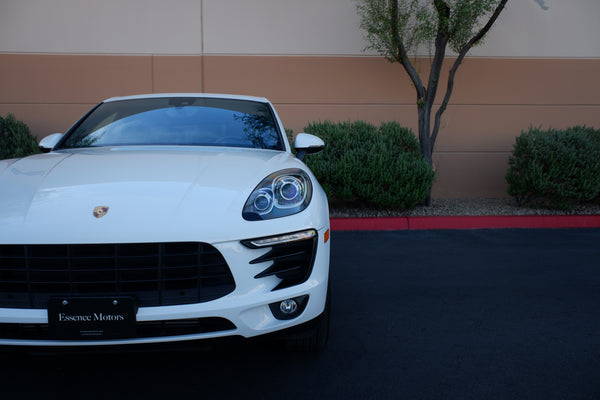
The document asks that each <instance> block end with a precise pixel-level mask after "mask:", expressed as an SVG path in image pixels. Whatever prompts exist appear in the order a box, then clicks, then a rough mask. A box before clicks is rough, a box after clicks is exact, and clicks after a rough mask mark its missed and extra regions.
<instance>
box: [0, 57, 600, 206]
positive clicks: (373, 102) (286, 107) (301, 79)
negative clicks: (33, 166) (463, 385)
mask: <svg viewBox="0 0 600 400" xmlns="http://www.w3.org/2000/svg"><path fill="white" fill-rule="evenodd" d="M427 66H428V61H427V60H421V61H420V64H419V68H420V70H421V71H425V70H426V69H427ZM446 68H447V66H446ZM597 71H600V60H581V59H572V60H563V59H561V60H541V59H535V60H532V59H468V60H466V62H465V63H464V65H463V66H462V67H461V69H460V71H459V74H458V75H457V81H456V90H455V93H454V96H453V98H452V101H451V105H450V107H449V108H448V110H447V112H446V114H445V115H444V118H443V124H442V130H441V132H440V136H439V140H438V143H437V146H436V151H437V155H436V158H435V159H436V165H437V167H438V178H437V181H436V184H435V188H434V194H436V195H438V196H444V197H461V196H466V195H468V196H472V195H480V196H498V195H502V194H503V193H505V191H504V190H505V183H504V179H503V177H504V174H505V170H506V160H507V158H508V154H509V153H510V151H511V148H512V144H513V143H514V138H515V136H516V135H518V134H519V132H521V130H523V129H526V128H528V127H529V126H531V125H533V126H544V127H549V126H552V127H556V128H562V127H566V126H572V125H588V126H595V127H599V128H600V95H599V93H600V79H598V77H597ZM444 76H445V75H444ZM443 83H444V79H442V86H441V88H442V89H443ZM0 87H1V88H2V90H0V115H6V114H7V113H9V112H10V113H13V114H15V115H16V116H17V118H19V119H23V120H24V121H25V122H26V123H27V124H28V125H29V126H30V127H31V129H32V132H33V133H34V134H35V135H36V136H38V137H42V136H45V135H47V134H49V133H53V132H57V131H64V130H66V129H68V127H69V126H71V124H72V123H74V122H75V121H76V120H77V118H79V116H81V115H82V114H83V113H84V112H85V111H86V110H88V109H89V108H90V107H92V106H93V105H94V104H96V103H98V102H99V101H101V100H103V99H105V98H108V97H113V96H120V95H127V94H138V93H147V92H199V91H206V92H224V93H241V94H249V95H258V96H265V97H267V98H269V99H270V100H271V101H273V103H275V105H276V107H277V109H278V110H279V112H280V115H281V117H282V120H283V122H284V124H285V126H286V127H287V128H290V129H293V130H294V131H295V132H299V131H301V130H302V129H303V128H304V127H305V126H306V125H307V124H308V123H309V122H311V121H316V120H333V121H339V120H341V121H345V120H356V119H361V120H367V121H371V122H374V123H379V122H381V121H389V120H398V121H400V122H401V123H402V124H403V125H406V126H408V127H411V128H412V129H415V128H416V118H417V116H416V105H415V92H414V89H413V87H412V86H411V84H410V83H409V80H408V78H407V77H406V75H405V74H404V72H403V71H402V69H401V67H400V66H399V65H397V64H391V63H388V62H387V61H385V60H383V59H382V58H379V57H287V56H264V57H259V56H204V57H202V56H152V55H148V56H122V55H34V54H0Z"/></svg>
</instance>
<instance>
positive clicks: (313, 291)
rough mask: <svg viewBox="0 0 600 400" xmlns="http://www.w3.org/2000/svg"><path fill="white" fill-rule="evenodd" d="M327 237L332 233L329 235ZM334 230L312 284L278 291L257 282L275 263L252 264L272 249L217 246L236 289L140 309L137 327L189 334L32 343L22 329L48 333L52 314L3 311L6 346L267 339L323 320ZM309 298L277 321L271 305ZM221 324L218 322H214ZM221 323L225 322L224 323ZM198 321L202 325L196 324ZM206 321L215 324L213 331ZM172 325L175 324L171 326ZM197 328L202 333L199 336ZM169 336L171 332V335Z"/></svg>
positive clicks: (320, 246)
mask: <svg viewBox="0 0 600 400" xmlns="http://www.w3.org/2000/svg"><path fill="white" fill-rule="evenodd" d="M326 232H327V234H326ZM327 235H328V227H326V228H323V229H321V230H319V231H318V235H317V245H316V250H315V258H314V264H313V267H312V271H311V273H310V276H309V277H308V279H306V280H305V281H304V282H302V283H300V284H297V285H293V286H289V287H283V288H281V289H277V290H273V289H275V288H276V287H277V286H278V285H279V284H280V283H281V281H282V280H281V279H280V278H279V277H277V276H276V275H268V276H262V277H260V278H257V275H260V273H261V272H263V271H264V270H265V269H266V268H267V267H268V266H269V263H270V262H271V261H267V262H259V263H254V264H252V263H251V261H252V260H256V259H257V258H259V257H260V256H262V255H264V254H266V253H267V252H268V251H269V249H268V248H260V249H251V248H248V247H247V246H244V245H243V244H242V243H241V242H239V241H229V242H220V243H212V245H213V246H214V247H215V248H217V249H218V250H219V252H220V253H221V254H222V255H223V257H224V258H225V260H226V261H227V264H228V265H229V267H230V270H231V273H232V274H233V277H234V280H235V284H236V287H235V290H234V291H233V292H231V293H229V294H228V295H226V296H224V297H221V298H219V299H216V300H212V301H208V302H204V303H195V304H185V305H170V306H156V307H140V308H139V309H138V310H137V313H136V323H137V324H139V326H140V327H146V328H147V327H148V326H152V325H153V324H154V325H156V324H162V325H172V326H177V325H178V322H185V323H186V329H185V333H181V332H183V331H180V332H179V333H173V334H171V333H169V332H173V331H169V330H168V329H167V330H162V332H163V333H161V334H160V335H152V334H150V335H149V336H148V335H146V336H144V337H133V338H126V339H107V340H50V339H46V338H43V333H42V336H41V337H36V338H35V339H27V338H23V337H19V335H18V334H14V335H13V334H12V332H19V331H20V330H22V329H34V330H35V329H37V330H38V331H41V332H44V330H47V325H48V311H47V310H46V309H22V308H0V345H11V346H107V345H128V344H148V343H165V342H177V341H188V340H198V339H208V338H220V337H226V336H242V337H245V338H250V337H255V336H259V335H264V334H268V333H272V332H276V331H280V330H284V329H288V328H291V327H294V326H297V325H300V324H303V323H306V322H308V321H311V320H313V319H314V318H316V317H318V316H319V315H320V314H321V313H322V312H323V310H324V307H325V302H326V297H327V286H328V277H329V240H328V237H327ZM304 295H308V302H307V304H306V307H305V309H304V310H303V312H302V313H301V314H300V315H299V316H297V317H296V318H293V319H289V320H281V319H277V318H275V316H274V315H273V313H272V311H271V309H270V307H269V304H272V303H278V302H281V301H283V300H286V299H290V298H296V297H299V296H304ZM215 321H217V323H214V322H215ZM219 321H220V322H219ZM196 322H197V323H196ZM204 322H209V324H208V325H210V327H209V328H207V327H206V324H204ZM169 323H170V324H169ZM194 326H197V327H198V329H196V331H197V332H192V331H194ZM165 332H166V333H165Z"/></svg>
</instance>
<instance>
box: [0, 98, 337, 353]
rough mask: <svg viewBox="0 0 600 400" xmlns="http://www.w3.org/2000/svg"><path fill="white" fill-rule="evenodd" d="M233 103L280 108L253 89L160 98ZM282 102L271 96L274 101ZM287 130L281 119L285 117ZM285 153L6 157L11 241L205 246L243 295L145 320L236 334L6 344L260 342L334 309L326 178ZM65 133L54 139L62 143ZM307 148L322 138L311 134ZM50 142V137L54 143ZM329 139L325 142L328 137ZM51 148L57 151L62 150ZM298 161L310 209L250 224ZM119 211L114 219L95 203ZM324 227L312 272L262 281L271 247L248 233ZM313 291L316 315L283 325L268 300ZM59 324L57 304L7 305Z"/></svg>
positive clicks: (2, 311)
mask: <svg viewBox="0 0 600 400" xmlns="http://www.w3.org/2000/svg"><path fill="white" fill-rule="evenodd" d="M165 96H184V97H190V96H197V97H206V98H231V99H241V100H249V101H260V102H265V103H268V101H267V100H266V99H263V98H254V97H247V96H231V95H206V94H189V93H185V94H170V95H164V94H157V95H148V96H130V97H127V98H113V99H109V100H106V102H113V101H119V100H121V99H141V98H152V97H165ZM268 104H270V103H268ZM275 118H276V120H277V124H278V125H279V129H280V131H281V132H284V130H283V126H282V124H281V121H280V120H279V118H278V117H277V115H276V114H275ZM282 136H283V143H284V144H285V151H275V150H262V149H248V148H228V147H216V146H213V147H203V146H116V147H92V148H78V149H65V150H60V149H59V150H54V151H52V152H49V153H47V154H39V155H34V156H30V157H27V158H23V159H16V160H2V161H0V193H1V195H0V226H1V227H2V229H0V245H9V244H17V245H23V244H27V245H34V244H63V243H66V244H89V243H146V242H183V241H186V242H187V241H191V242H205V243H208V244H211V245H213V246H214V247H215V248H217V249H218V250H219V252H220V253H221V254H222V255H223V257H224V258H225V260H226V261H227V264H228V265H229V268H230V270H231V273H232V274H233V277H234V280H235V284H236V287H235V290H234V291H233V292H231V293H229V294H228V295H226V296H224V297H221V298H219V299H216V300H212V301H208V302H204V303H198V304H184V305H173V306H157V307H140V308H139V310H138V311H137V315H136V320H137V321H160V320H173V319H189V318H203V317H222V318H226V319H228V320H230V321H231V322H233V323H234V324H235V326H236V328H235V329H233V330H229V331H220V332H213V333H198V334H191V335H181V336H167V337H149V338H128V339H111V340H109V339H107V340H25V339H19V338H10V337H9V338H6V337H0V345H31V346H38V345H44V346H86V345H107V344H133V343H158V342H165V341H180V340H191V339H202V338H209V337H221V336H229V335H241V336H244V337H253V336H257V335H261V334H265V333H270V332H274V331H278V330H281V329H284V328H288V327H291V326H295V325H299V324H302V323H304V322H307V321H310V320H313V319H315V318H316V317H318V316H319V315H320V314H321V313H323V311H324V309H325V303H326V301H325V300H326V296H327V287H328V279H329V240H328V235H329V211H328V207H327V199H326V196H325V193H324V192H323V190H322V188H321V187H320V186H319V184H318V182H317V180H316V179H315V177H314V175H313V174H312V173H311V172H310V170H309V169H308V168H307V167H306V165H304V164H303V163H302V162H301V161H300V160H298V159H297V158H296V157H294V155H293V154H292V153H291V149H290V145H289V143H288V142H287V139H286V138H285V135H282ZM57 140H60V136H55V135H53V136H52V137H50V138H49V139H47V140H46V141H45V143H46V145H47V147H49V146H48V144H50V145H51V146H54V145H55V144H56V143H57ZM301 140H304V141H305V142H306V145H307V146H313V145H315V143H316V144H317V145H318V144H319V139H316V138H315V139H313V140H311V139H310V137H309V136H304V137H303V139H301ZM42 143H44V141H42ZM321 143H322V142H321ZM51 146H50V147H51ZM289 168H295V169H300V170H302V171H304V172H306V174H308V176H309V177H310V180H311V182H312V187H313V193H312V199H311V202H310V204H309V205H308V207H307V208H306V209H305V210H303V211H301V212H298V213H296V214H293V215H289V216H286V217H282V218H275V219H270V220H263V221H247V220H244V219H243V218H242V209H243V207H244V204H245V203H246V201H247V199H248V197H249V196H250V194H251V193H252V191H253V190H254V188H255V187H256V186H257V185H258V184H259V183H260V182H261V180H263V179H264V178H265V177H266V176H268V175H269V174H271V173H273V172H277V171H281V170H285V169H289ZM98 206H107V207H109V208H108V212H107V213H106V215H105V216H104V217H102V218H96V217H94V215H93V211H94V208H95V207H98ZM306 229H314V230H316V231H317V233H318V245H317V250H316V256H315V262H314V267H313V270H312V271H313V272H312V274H311V276H310V277H309V278H308V279H307V280H306V281H305V282H303V283H301V284H299V285H295V286H291V287H287V288H284V289H280V290H273V288H274V287H275V286H276V285H277V284H278V282H280V279H279V278H277V277H276V276H269V277H265V278H261V279H256V278H255V275H256V274H257V273H259V272H260V271H262V270H264V269H265V268H266V267H268V263H259V264H250V261H251V260H253V259H255V258H257V257H258V256H260V255H261V254H264V253H266V252H267V249H249V248H248V247H246V246H244V245H242V244H241V243H240V241H241V240H244V239H251V238H257V237H266V236H272V235H279V234H285V233H288V232H296V231H302V230H306ZM301 295H309V301H308V305H307V307H306V309H305V310H304V312H303V313H302V314H301V315H300V316H298V317H297V318H295V319H291V320H278V319H277V318H275V317H274V316H273V314H272V312H271V311H270V310H269V306H268V304H270V303H273V302H278V301H282V300H285V299H288V298H294V297H297V296H301ZM26 323H27V324H47V323H48V313H47V310H45V309H24V308H10V307H6V308H0V332H1V326H2V324H26Z"/></svg>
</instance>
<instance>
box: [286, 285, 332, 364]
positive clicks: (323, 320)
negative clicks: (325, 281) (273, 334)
mask: <svg viewBox="0 0 600 400" xmlns="http://www.w3.org/2000/svg"><path fill="white" fill-rule="evenodd" d="M330 292H331V290H330V289H329V288H328V289H327V298H326V300H325V309H324V310H323V313H322V314H321V315H319V316H318V317H317V318H315V319H314V320H313V321H311V322H310V326H309V327H308V328H306V329H304V330H301V331H299V332H295V333H293V334H290V335H288V336H286V337H285V338H284V344H285V348H286V350H287V351H289V352H294V353H317V352H319V351H322V350H323V349H325V347H326V346H327V342H328V340H329V320H330V317H331V299H330Z"/></svg>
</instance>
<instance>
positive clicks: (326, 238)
mask: <svg viewBox="0 0 600 400" xmlns="http://www.w3.org/2000/svg"><path fill="white" fill-rule="evenodd" d="M328 240H329V229H327V230H326V231H325V233H324V234H323V243H327V241H328Z"/></svg>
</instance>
